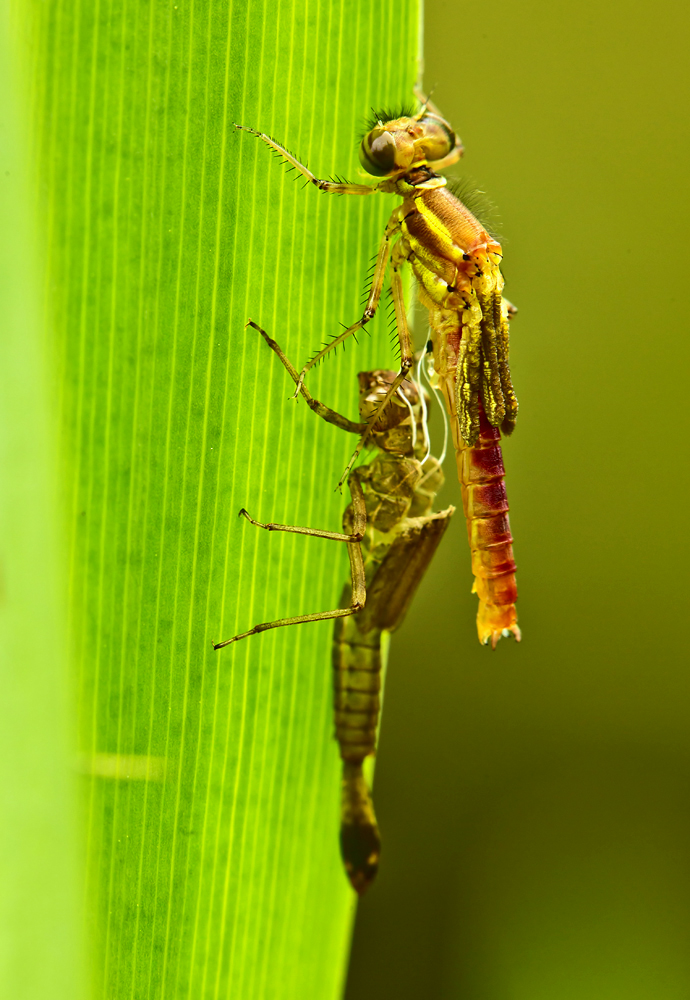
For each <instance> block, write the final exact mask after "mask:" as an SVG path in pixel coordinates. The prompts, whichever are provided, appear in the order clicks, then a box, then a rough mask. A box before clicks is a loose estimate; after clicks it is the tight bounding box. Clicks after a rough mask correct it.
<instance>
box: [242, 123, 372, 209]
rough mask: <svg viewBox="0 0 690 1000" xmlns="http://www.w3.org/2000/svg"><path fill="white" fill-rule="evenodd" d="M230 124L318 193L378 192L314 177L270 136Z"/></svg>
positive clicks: (356, 185)
mask: <svg viewBox="0 0 690 1000" xmlns="http://www.w3.org/2000/svg"><path fill="white" fill-rule="evenodd" d="M232 124H233V125H234V126H235V128H236V129H239V130H240V131H241V132H249V134H250V135H255V136H256V137H257V139H261V140H262V142H265V143H266V145H267V146H268V147H269V148H270V149H272V150H274V151H275V152H276V153H278V155H279V156H282V158H283V159H284V160H285V161H286V163H289V164H290V166H291V167H293V168H294V169H295V170H297V171H298V172H299V173H300V174H301V175H302V177H306V179H307V180H308V181H309V182H310V183H311V184H314V185H315V186H316V187H317V188H318V189H319V191H325V192H326V194H361V195H365V194H373V193H374V192H375V191H377V190H378V185H375V186H374V187H370V186H369V185H368V184H348V183H347V182H342V181H337V182H336V181H327V180H323V178H320V177H316V176H315V175H314V174H313V173H312V172H311V170H310V169H309V167H307V166H306V164H304V163H300V161H299V160H298V159H297V157H296V156H293V155H292V153H290V152H288V150H287V149H286V148H285V147H284V146H281V144H280V143H279V142H276V140H275V139H272V138H271V136H270V135H266V133H265V132H259V131H258V129H255V128H249V126H248V125H238V124H237V122H233V123H232Z"/></svg>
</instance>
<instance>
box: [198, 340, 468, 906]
mask: <svg viewBox="0 0 690 1000" xmlns="http://www.w3.org/2000/svg"><path fill="white" fill-rule="evenodd" d="M250 325H251V326H253V327H254V329H256V330H258V331H259V332H260V333H261V334H262V336H263V337H264V339H265V341H266V343H267V344H268V345H269V347H271V348H272V350H274V351H275V353H276V354H277V355H278V357H279V358H280V360H281V361H282V363H283V364H284V365H285V367H286V368H287V370H288V372H289V373H290V375H291V376H292V378H293V380H294V382H295V383H296V384H297V385H298V387H299V389H300V391H301V393H302V395H303V396H304V398H305V399H306V400H307V402H308V404H309V406H311V408H312V409H313V410H314V411H315V412H316V413H317V414H318V415H319V416H321V417H323V419H324V420H327V421H328V422H329V423H332V424H335V426H336V427H340V428H341V429H342V430H345V431H349V432H351V433H355V434H362V433H363V432H364V431H365V430H366V429H367V428H368V427H369V435H370V439H371V442H372V443H373V444H374V445H375V446H376V448H377V449H378V450H377V454H376V455H375V457H374V458H373V460H372V461H371V462H369V463H368V464H366V465H360V466H358V467H357V468H355V469H354V470H353V471H352V472H351V473H350V475H349V476H348V486H349V489H350V494H351V496H352V502H351V503H350V504H349V505H348V507H347V508H346V510H345V513H344V515H343V532H342V533H341V532H335V531H321V530H318V529H314V528H300V527H295V526H293V525H286V524H264V523H262V522H260V521H255V520H254V519H253V518H252V517H250V516H249V514H248V513H247V511H246V510H241V511H240V514H241V515H243V516H244V517H246V518H247V520H248V521H251V523H252V524H255V525H257V527H260V528H265V529H266V530H267V531H290V532H294V533H296V534H300V535H311V536H312V537H317V538H327V539H331V540H333V541H338V542H345V543H346V544H347V550H348V555H349V557H350V575H351V580H350V582H349V583H348V584H346V586H345V589H344V590H343V595H342V598H341V604H343V605H345V606H344V607H340V608H336V609H335V610H333V611H318V612H316V613H314V614H308V615H297V616H295V617H293V618H281V619H279V620H277V621H272V622H263V623H262V624H260V625H255V626H254V628H252V629H250V630H249V631H248V632H242V633H241V634H240V635H236V636H233V637H232V639H226V640H225V641H224V642H218V643H215V644H214V649H221V648H222V647H223V646H228V645H230V643H233V642H237V640H238V639H246V638H247V637H248V636H250V635H256V634H257V633H258V632H265V631H266V630H267V629H272V628H281V627H282V626H284V625H298V624H301V623H302V622H313V621H323V620H324V619H331V618H334V619H336V624H335V631H334V636H333V688H334V709H335V735H336V738H337V740H338V743H339V744H340V756H341V758H342V760H343V779H342V800H341V827H340V845H341V852H342V856H343V862H344V864H345V869H346V871H347V874H348V877H349V879H350V882H351V883H352V886H353V887H354V888H355V889H356V890H357V892H358V893H362V892H363V891H364V890H365V889H366V888H367V886H368V885H369V884H370V883H371V881H372V880H373V878H374V877H375V875H376V871H377V869H378V862H379V854H380V848H381V843H380V838H379V832H378V827H377V823H376V817H375V814H374V808H373V804H372V801H371V795H370V792H369V789H368V787H367V783H366V780H365V777H364V774H363V771H362V764H363V762H364V760H365V758H366V757H368V756H369V755H370V754H373V753H374V751H375V749H376V730H377V726H378V719H379V709H380V690H381V635H382V633H383V632H393V631H395V629H397V628H398V627H399V626H400V624H401V623H402V620H403V618H404V617H405V613H406V611H407V609H408V607H409V605H410V601H411V600H412V598H413V596H414V593H415V591H416V589H417V587H418V586H419V583H420V581H421V579H422V577H423V576H424V573H425V572H426V569H427V567H428V566H429V563H430V562H431V559H432V557H433V555H434V553H435V551H436V548H437V546H438V544H439V542H440V540H441V538H442V536H443V533H444V532H445V530H446V528H447V527H448V523H449V520H450V517H451V516H452V514H453V512H454V508H453V507H448V508H447V510H443V511H440V512H438V513H432V507H433V505H434V500H435V498H436V493H437V492H438V490H439V489H440V487H441V486H442V485H443V472H442V471H441V465H440V463H439V462H438V461H437V459H435V458H433V457H432V456H431V455H430V454H429V448H428V436H427V432H426V419H425V413H426V403H425V399H424V396H423V393H422V390H421V389H418V388H417V386H416V385H415V384H414V383H413V382H405V383H403V384H402V385H400V386H398V388H397V389H396V392H395V395H393V396H392V397H390V403H389V405H388V406H387V407H386V409H385V411H384V412H382V413H380V415H379V417H378V418H377V420H376V421H375V423H374V424H373V425H371V426H369V421H370V419H371V416H372V414H373V413H374V412H376V411H377V410H380V407H379V402H380V400H381V398H382V395H386V394H387V392H388V389H389V388H390V386H391V385H392V384H393V383H394V382H395V379H396V375H395V372H389V371H374V372H361V373H360V375H359V376H358V377H359V387H360V403H359V408H360V415H361V418H362V423H354V422H353V421H351V420H348V419H347V417H343V416H341V414H339V413H336V412H335V411H334V410H331V409H329V407H327V406H325V405H324V404H323V403H320V402H319V401H318V400H316V399H314V398H313V397H312V396H311V394H310V393H309V391H308V389H307V388H306V386H305V385H303V384H302V383H300V379H299V375H298V373H297V371H296V369H295V368H294V367H293V365H292V364H291V363H290V361H289V360H288V359H287V358H286V356H285V355H284V354H283V352H282V351H281V349H280V347H279V346H278V344H277V343H276V342H275V341H274V340H272V339H271V338H270V337H269V336H268V335H267V334H266V333H265V332H264V331H263V330H262V329H261V328H260V327H258V326H257V325H256V324H255V323H252V322H251V321H250Z"/></svg>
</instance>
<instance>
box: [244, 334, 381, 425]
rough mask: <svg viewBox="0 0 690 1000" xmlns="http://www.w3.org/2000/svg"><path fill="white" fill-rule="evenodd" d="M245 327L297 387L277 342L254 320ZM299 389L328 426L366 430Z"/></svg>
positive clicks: (294, 372) (303, 388)
mask: <svg viewBox="0 0 690 1000" xmlns="http://www.w3.org/2000/svg"><path fill="white" fill-rule="evenodd" d="M247 326H251V327H253V328H254V329H255V330H258V331H259V333H260V334H261V336H262V337H263V338H264V340H265V341H266V343H267V344H268V346H269V347H270V348H271V350H272V351H273V352H274V353H275V354H277V355H278V357H279V358H280V361H281V362H282V364H283V366H284V367H285V368H287V370H288V372H289V374H290V377H291V379H292V381H293V382H294V383H295V385H299V375H298V373H297V369H296V368H295V366H294V365H293V363H292V362H291V361H290V359H289V358H288V357H286V355H285V354H283V351H282V348H281V346H280V344H278V343H277V341H275V340H273V338H272V337H269V335H268V334H267V333H266V331H265V330H262V329H261V327H260V326H259V325H258V324H257V323H255V322H254V320H251V319H250V320H249V322H248V323H247ZM299 389H300V392H301V394H302V396H303V397H304V399H305V400H306V401H307V405H308V406H309V407H310V409H312V410H313V411H314V413H316V414H317V416H319V417H321V418H322V419H323V420H325V421H327V422H328V423H329V424H334V425H335V426H336V427H339V428H340V429H341V430H343V431H349V432H350V433H351V434H363V433H364V431H365V430H366V426H367V425H366V424H361V423H360V424H356V423H354V421H352V420H348V418H347V417H343V416H342V414H340V413H336V411H335V410H332V409H331V408H330V407H329V406H326V405H325V403H320V402H319V400H318V399H314V397H313V396H312V394H311V393H310V392H309V390H308V389H307V387H306V386H305V385H299Z"/></svg>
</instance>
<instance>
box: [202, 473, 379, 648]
mask: <svg viewBox="0 0 690 1000" xmlns="http://www.w3.org/2000/svg"><path fill="white" fill-rule="evenodd" d="M348 486H349V488H350V493H351V495H352V515H353V516H352V529H353V530H352V533H351V534H348V535H346V534H342V533H340V532H337V531H319V530H318V529H317V528H299V527H295V526H293V525H289V524H270V523H269V524H262V523H261V521H255V520H254V518H252V517H250V516H249V514H248V513H247V511H246V510H244V509H242V510H241V511H240V514H241V515H242V516H243V517H246V519H247V520H248V521H250V522H251V523H252V524H255V525H256V526H257V527H259V528H265V529H266V530H267V531H288V532H293V533H294V534H297V535H311V536H312V537H314V538H328V539H331V540H332V541H336V542H346V543H347V554H348V556H349V559H350V576H351V579H352V597H351V599H350V606H349V608H335V609H334V610H333V611H317V612H315V613H314V614H311V615H295V616H294V617H292V618H279V619H277V620H276V621H272V622H261V624H259V625H255V626H254V628H251V629H249V631H248V632H241V633H240V634H239V635H234V636H233V637H232V639H225V640H224V641H223V642H214V643H213V648H214V649H222V648H223V647H224V646H229V645H230V644H231V643H233V642H237V641H238V639H246V638H247V637H248V636H250V635H257V634H258V633H259V632H266V631H267V630H268V629H271V628H283V626H285V625H301V624H303V623H304V622H321V621H328V620H329V619H331V618H346V617H347V616H348V615H354V614H356V612H357V611H361V610H362V608H363V607H364V605H365V602H366V578H365V574H364V561H363V559H362V548H361V545H360V542H361V540H362V538H363V537H364V531H365V529H366V525H367V511H366V506H365V503H364V491H363V490H362V487H361V485H360V482H359V479H358V478H357V476H356V475H353V476H350V478H349V480H348Z"/></svg>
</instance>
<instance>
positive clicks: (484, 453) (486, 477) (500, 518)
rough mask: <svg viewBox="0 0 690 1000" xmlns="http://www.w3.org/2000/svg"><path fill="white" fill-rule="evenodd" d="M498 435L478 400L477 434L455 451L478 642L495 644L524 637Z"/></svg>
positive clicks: (494, 645)
mask: <svg viewBox="0 0 690 1000" xmlns="http://www.w3.org/2000/svg"><path fill="white" fill-rule="evenodd" d="M500 439H501V434H500V431H499V430H498V428H497V427H492V426H491V425H490V424H489V422H488V420H487V419H486V416H485V415H484V411H483V410H482V409H481V404H480V430H479V439H478V440H477V442H476V444H475V445H474V446H473V447H471V448H470V447H467V446H466V445H465V444H464V442H463V441H460V442H458V444H459V447H458V448H457V452H456V454H457V461H458V475H459V477H460V483H461V486H462V504H463V507H464V509H465V518H466V520H467V534H468V538H469V542H470V550H471V552H472V572H473V573H474V587H473V588H472V591H473V593H476V594H477V596H478V597H479V610H478V612H477V632H478V633H479V641H480V642H481V643H482V644H483V645H488V644H489V643H491V646H492V648H494V649H495V648H496V643H497V642H498V640H499V639H500V638H501V636H502V635H510V634H512V635H514V636H515V638H516V639H517V641H518V642H519V641H520V638H521V635H520V629H519V628H518V625H517V612H516V610H515V601H516V600H517V584H516V581H515V569H516V566H515V560H514V559H513V544H512V543H513V536H512V535H511V533H510V522H509V520H508V497H507V494H506V487H505V469H504V467H503V455H502V454H501V445H500V443H499V442H500Z"/></svg>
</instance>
